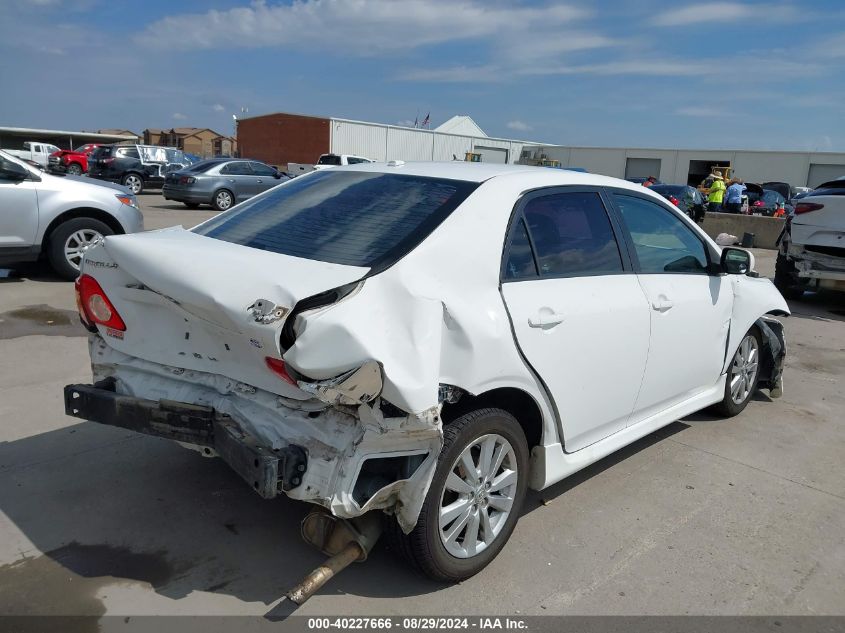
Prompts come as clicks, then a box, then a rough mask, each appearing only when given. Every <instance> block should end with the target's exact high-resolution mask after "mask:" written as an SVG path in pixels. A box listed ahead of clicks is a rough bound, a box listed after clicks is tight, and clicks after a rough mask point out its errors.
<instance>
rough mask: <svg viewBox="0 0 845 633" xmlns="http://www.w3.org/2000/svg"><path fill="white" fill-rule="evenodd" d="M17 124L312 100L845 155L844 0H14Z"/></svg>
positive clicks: (13, 106) (8, 103)
mask: <svg viewBox="0 0 845 633" xmlns="http://www.w3.org/2000/svg"><path fill="white" fill-rule="evenodd" d="M0 15H2V19H0V86H2V90H1V91H0V125H14V126H31V127H44V128H60V129H86V130H92V129H98V128H128V129H132V130H134V131H136V132H139V131H141V130H143V129H144V128H146V127H167V128H169V127H174V126H186V125H190V126H198V127H206V126H207V127H211V128H213V129H216V130H218V131H219V132H221V133H230V134H231V133H232V114H238V115H239V116H240V112H241V108H248V109H249V114H250V115H256V114H265V113H268V112H276V111H283V112H299V113H303V114H317V115H326V116H337V117H345V118H352V119H361V120H368V121H379V122H385V123H394V124H402V123H405V122H409V121H410V122H412V121H413V119H414V118H415V116H416V115H417V113H418V112H419V115H420V118H422V117H423V116H424V115H425V114H426V113H427V112H431V118H432V123H433V125H435V126H436V125H437V124H439V123H441V122H443V121H444V120H446V119H447V118H449V117H450V116H452V115H454V114H469V115H470V116H472V117H473V118H474V119H475V121H476V122H477V123H478V124H479V125H480V126H481V127H482V128H483V129H484V130H485V131H486V132H487V133H488V134H489V135H491V136H503V137H511V138H523V139H530V140H538V141H542V142H547V143H559V144H573V145H595V146H639V147H696V148H706V147H718V148H733V147H738V148H759V149H809V150H819V151H845V2H842V0H817V1H810V0H804V1H802V2H797V1H790V0H773V1H755V2H744V1H743V2H740V1H730V0H729V1H716V2H709V3H705V2H691V1H690V0H678V1H675V2H671V1H665V0H638V1H637V2H628V1H621V0H620V1H613V0H608V1H606V2H593V3H590V2H584V1H583V0H581V1H580V2H572V3H571V4H565V3H561V2H529V1H523V2H520V1H519V0H511V1H509V2H499V1H498V0H427V1H424V0H408V1H400V0H395V1H393V0H298V1H296V2H291V1H271V0H266V1H263V2H262V1H258V2H243V1H240V2H239V1H235V0H203V1H199V0H181V1H179V2H172V1H162V0H145V1H144V2H129V1H124V0H111V1H109V0H0Z"/></svg>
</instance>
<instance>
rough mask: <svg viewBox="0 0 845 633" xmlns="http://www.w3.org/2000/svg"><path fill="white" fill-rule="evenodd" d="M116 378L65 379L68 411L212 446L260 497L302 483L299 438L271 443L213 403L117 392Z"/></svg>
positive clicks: (303, 464) (303, 454) (303, 458)
mask: <svg viewBox="0 0 845 633" xmlns="http://www.w3.org/2000/svg"><path fill="white" fill-rule="evenodd" d="M115 386H116V381H115V379H114V378H106V379H104V380H101V381H99V382H97V383H96V384H94V385H67V386H66V387H65V390H64V397H65V413H67V414H68V415H71V416H73V417H77V418H81V419H83V420H89V421H91V422H97V423H99V424H106V425H109V426H116V427H120V428H124V429H129V430H130V431H136V432H138V433H144V434H145V435H153V436H156V437H163V438H166V439H170V440H175V441H178V442H186V443H188V444H193V445H196V446H200V447H206V448H209V449H213V450H214V451H215V452H216V453H217V454H218V455H220V457H221V458H222V459H223V461H225V462H226V463H227V464H228V465H229V466H230V467H231V468H232V470H234V471H235V472H236V473H238V474H239V475H240V476H241V477H243V479H244V480H245V481H246V482H247V483H248V484H249V485H250V486H251V487H252V488H253V489H254V490H255V491H256V492H257V493H258V494H260V495H261V496H262V497H264V498H265V499H272V498H273V497H275V496H276V495H278V494H279V493H280V492H288V491H290V490H293V489H294V488H297V487H298V486H300V485H301V483H302V478H303V474H304V473H305V472H306V470H307V468H308V457H307V454H306V452H305V450H304V449H303V448H302V447H300V446H297V445H295V444H290V445H288V446H285V447H281V448H272V447H269V446H266V445H264V444H262V443H261V442H260V441H259V440H258V439H257V438H256V437H255V436H253V435H251V434H249V433H247V432H246V431H245V430H244V429H242V428H241V427H240V426H239V425H238V424H237V423H236V422H235V421H234V420H233V419H232V418H231V417H230V416H229V415H227V414H221V413H218V412H216V411H215V410H214V409H212V408H211V407H206V406H202V405H195V404H188V403H184V402H174V401H169V400H160V401H154V400H145V399H143V398H136V397H134V396H127V395H123V394H119V393H116V391H115Z"/></svg>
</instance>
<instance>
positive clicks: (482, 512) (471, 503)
mask: <svg viewBox="0 0 845 633" xmlns="http://www.w3.org/2000/svg"><path fill="white" fill-rule="evenodd" d="M443 442H444V443H443V449H442V450H441V452H440V457H439V459H438V463H437V468H436V470H435V473H434V478H433V480H432V482H431V487H430V488H429V491H428V494H427V495H426V499H425V502H424V504H423V507H422V510H421V512H420V516H419V520H418V521H417V525H416V527H415V528H414V529H413V530H412V531H411V533H410V534H403V533H402V531H401V530H400V529H399V527H398V525H396V524H395V522H394V525H393V526H391V528H392V531H391V532H390V534H391V535H392V537H393V538H392V540H393V543H394V546H395V547H396V548H397V549H399V551H400V552H401V553H402V554H403V555H404V556H405V557H406V558H407V559H408V560H409V561H410V562H411V563H412V564H413V565H414V566H415V567H417V568H418V569H419V570H420V571H422V572H423V573H424V574H425V575H427V576H428V577H430V578H432V579H434V580H438V581H446V582H456V581H459V580H463V579H465V578H469V577H470V576H473V575H475V574H477V573H478V572H480V571H481V570H482V569H484V568H485V567H486V566H487V565H488V564H489V563H490V561H492V560H493V559H494V558H495V557H496V555H497V554H498V553H499V552H500V551H501V549H502V548H503V547H504V545H505V543H507V541H508V539H509V538H510V535H511V533H512V532H513V529H514V526H515V525H516V521H517V519H518V518H519V513H520V510H521V508H522V502H523V500H524V499H525V493H526V490H527V487H528V443H527V442H526V440H525V433H524V432H523V430H522V427H521V426H520V425H519V422H517V421H516V419H515V418H514V417H513V416H512V415H511V414H510V413H508V412H507V411H503V410H502V409H479V410H476V411H472V412H470V413H467V414H465V415H463V416H461V417H459V418H458V419H456V420H455V421H454V422H452V423H451V424H449V425H448V426H447V427H446V428H445V429H444V430H443Z"/></svg>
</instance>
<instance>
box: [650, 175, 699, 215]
mask: <svg viewBox="0 0 845 633" xmlns="http://www.w3.org/2000/svg"><path fill="white" fill-rule="evenodd" d="M651 190H652V191H654V192H655V193H659V194H660V195H661V196H663V197H664V198H666V199H667V200H669V202H671V203H672V204H674V205H675V206H676V207H678V208H679V209H680V210H681V211H683V212H684V213H686V214H687V215H688V216H689V217H691V218H692V219H693V220H695V221H696V222H702V221H704V214H705V212H706V211H707V207H706V206H705V204H706V203H705V200H704V196H702V195H701V192H700V191H699V190H698V189H696V188H695V187H690V186H689V185H663V184H660V185H652V186H651Z"/></svg>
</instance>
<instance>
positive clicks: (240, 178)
mask: <svg viewBox="0 0 845 633" xmlns="http://www.w3.org/2000/svg"><path fill="white" fill-rule="evenodd" d="M288 179H289V176H288V175H287V174H284V173H282V172H280V171H279V170H278V169H276V168H275V167H270V166H269V165H265V164H264V163H261V162H259V161H255V160H244V159H233V158H212V159H209V160H204V161H200V162H199V163H195V164H193V165H191V166H190V167H186V168H185V169H182V170H181V171H177V172H173V173H170V174H168V175H167V178H166V179H165V181H164V187H162V190H161V193H162V195H163V196H164V197H165V199H166V200H176V201H178V202H183V203H184V204H185V206H187V207H188V208H190V209H195V208H197V207H198V206H200V205H201V204H210V205H211V206H213V207H214V208H215V209H217V210H218V211H225V210H227V209H229V208H230V207H232V206H234V205H236V204H238V203H239V202H243V201H244V200H246V199H248V198H251V197H252V196H255V195H258V194H259V193H262V192H264V191H267V190H268V189H270V188H272V187H275V186H276V185H278V184H280V183H282V182H286V181H287V180H288Z"/></svg>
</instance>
